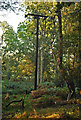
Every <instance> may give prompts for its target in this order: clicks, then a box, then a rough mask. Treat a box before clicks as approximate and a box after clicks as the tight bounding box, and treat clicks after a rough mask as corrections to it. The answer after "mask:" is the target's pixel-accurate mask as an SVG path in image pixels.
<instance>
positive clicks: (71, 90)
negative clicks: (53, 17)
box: [57, 2, 75, 100]
mask: <svg viewBox="0 0 81 120" xmlns="http://www.w3.org/2000/svg"><path fill="white" fill-rule="evenodd" d="M60 6H61V4H60V2H58V3H57V13H58V22H59V47H60V50H59V59H58V60H57V62H58V65H59V69H60V73H61V75H62V77H63V79H64V80H65V81H66V83H67V86H68V89H69V94H68V98H67V100H69V99H70V98H71V97H72V96H73V95H74V94H75V87H74V83H73V80H72V81H71V80H69V79H68V80H67V78H68V77H69V76H68V75H67V71H66V70H65V69H64V68H63V66H62V59H63V36H62V17H61V7H60ZM66 76H67V78H66Z"/></svg>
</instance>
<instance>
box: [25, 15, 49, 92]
mask: <svg viewBox="0 0 81 120" xmlns="http://www.w3.org/2000/svg"><path fill="white" fill-rule="evenodd" d="M28 15H30V16H34V19H37V32H36V35H37V41H36V68H35V84H34V89H35V90H36V89H37V73H38V72H37V68H38V47H39V39H38V35H39V19H40V17H44V19H46V18H47V17H48V16H44V15H37V14H27V15H25V17H27V16H28Z"/></svg>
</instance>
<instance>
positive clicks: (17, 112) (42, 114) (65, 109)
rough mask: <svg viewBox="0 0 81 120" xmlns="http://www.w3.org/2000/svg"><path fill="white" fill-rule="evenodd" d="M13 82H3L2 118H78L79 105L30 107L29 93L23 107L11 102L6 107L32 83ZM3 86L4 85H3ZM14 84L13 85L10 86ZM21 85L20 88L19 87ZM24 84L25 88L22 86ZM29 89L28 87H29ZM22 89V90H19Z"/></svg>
mask: <svg viewBox="0 0 81 120" xmlns="http://www.w3.org/2000/svg"><path fill="white" fill-rule="evenodd" d="M20 84H21V82H20V83H19V82H13V83H9V84H8V81H6V82H4V83H3V87H2V88H3V89H2V90H3V95H2V105H3V106H2V111H3V113H2V116H3V119H6V118H8V119H10V120H12V119H13V118H19V119H20V118H22V119H23V118H24V119H27V118H66V117H68V116H69V117H73V118H76V119H77V118H79V106H78V105H77V104H71V105H64V106H55V107H54V106H49V107H48V106H47V107H46V108H43V107H41V108H37V107H32V99H31V95H30V94H27V95H26V97H25V100H24V104H25V108H24V109H22V103H13V104H11V105H10V106H9V107H7V108H6V105H7V104H8V103H9V102H10V101H12V100H20V99H21V98H23V96H24V92H25V90H26V89H27V90H28V91H29V92H30V91H31V90H32V88H33V86H31V85H33V84H31V83H30V84H27V83H26V82H24V81H23V82H22V85H20ZM4 86H5V87H4ZM12 86H14V87H15V88H14V87H12ZM21 86H22V88H21ZM24 86H26V88H25V87H24ZM29 86H30V87H31V89H30V87H29ZM21 90H22V92H21ZM6 93H8V96H9V99H6V100H5V96H6Z"/></svg>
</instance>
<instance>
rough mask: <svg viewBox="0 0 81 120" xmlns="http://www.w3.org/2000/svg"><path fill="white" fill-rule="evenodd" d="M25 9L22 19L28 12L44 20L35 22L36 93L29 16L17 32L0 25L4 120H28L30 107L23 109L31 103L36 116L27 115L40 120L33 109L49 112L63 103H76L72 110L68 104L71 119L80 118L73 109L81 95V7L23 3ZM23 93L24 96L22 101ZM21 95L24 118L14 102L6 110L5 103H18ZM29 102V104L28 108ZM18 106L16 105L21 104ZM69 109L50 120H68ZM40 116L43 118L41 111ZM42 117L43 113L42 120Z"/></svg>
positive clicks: (49, 3)
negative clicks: (37, 28)
mask: <svg viewBox="0 0 81 120" xmlns="http://www.w3.org/2000/svg"><path fill="white" fill-rule="evenodd" d="M23 5H24V7H25V13H24V14H25V15H27V14H28V13H31V14H40V15H46V16H48V17H47V18H46V19H44V18H40V19H39V47H38V68H37V71H38V72H37V90H35V91H34V85H35V84H34V83H35V68H36V67H35V60H36V26H37V20H36V19H35V18H34V17H32V16H28V17H27V18H26V20H25V21H24V22H21V23H19V25H18V28H17V33H15V32H14V30H13V27H12V26H10V25H9V24H8V23H7V22H6V21H3V22H0V27H1V28H2V30H3V34H2V42H3V45H2V48H3V55H2V85H3V86H2V93H3V104H2V105H3V118H4V117H8V118H9V117H11V118H13V117H18V116H19V115H20V117H22V116H26V111H27V110H28V111H31V110H30V108H29V109H27V108H28V106H29V105H31V103H32V104H33V107H34V110H33V111H34V115H35V116H34V115H33V114H30V113H28V114H27V116H28V117H29V116H31V117H38V116H39V117H41V116H40V115H37V112H36V109H35V107H49V106H53V105H56V103H57V102H58V103H59V104H61V102H62V101H64V100H65V104H67V102H66V100H69V101H70V99H72V100H73V102H74V104H75V103H76V106H75V105H73V104H72V107H71V108H72V109H71V111H70V112H71V113H70V114H71V115H73V116H75V117H79V112H78V111H79V106H78V105H77V104H80V102H79V101H80V99H79V98H80V94H81V91H80V89H81V86H80V85H81V82H80V81H81V2H78V3H73V2H72V3H69V2H67V3H66V2H62V3H58V2H54V3H53V2H45V3H43V2H26V1H25V2H23V4H22V6H23ZM22 6H21V8H22ZM0 7H1V6H0ZM31 91H32V92H31ZM25 93H26V94H27V95H28V96H26V98H25V95H24V94H25ZM18 96H19V97H18ZM23 96H24V99H26V100H27V101H26V100H25V111H24V114H25V115H21V114H22V112H21V111H22V108H21V107H18V106H17V105H18V104H15V103H13V104H10V105H9V107H10V108H6V107H5V106H6V105H7V104H8V103H9V101H12V100H14V99H17V100H19V99H20V98H23ZM38 98H39V99H38ZM28 100H29V101H32V102H31V103H29V102H28ZM48 100H51V101H52V102H49V101H48ZM21 101H22V100H21ZM55 102H56V103H55ZM70 102H71V103H72V101H70ZM18 103H19V105H20V102H18ZM28 103H29V104H28ZM41 103H42V104H41ZM71 103H70V105H71ZM63 104H64V102H63ZM11 105H12V106H11ZM16 106H17V107H16ZM12 107H14V109H13V114H12V113H11V114H9V112H10V111H9V110H10V109H11V108H12ZM67 108H68V106H67V107H64V106H63V109H61V108H59V110H57V111H60V113H62V110H63V111H64V110H65V112H64V113H62V114H61V115H60V114H59V113H58V114H56V116H52V118H53V117H54V118H60V117H62V116H64V115H65V116H66V118H67ZM16 109H17V110H16ZM19 109H20V111H18V110H19ZM32 109H33V108H32ZM54 109H55V108H53V110H54ZM60 109H61V110H60ZM15 110H16V111H15ZM53 110H52V108H51V112H50V111H49V110H48V111H47V112H50V113H51V114H52V113H53ZM69 110H70V109H69ZM73 110H74V111H73ZM42 111H43V113H44V110H42ZM19 112H20V113H21V114H19ZM72 112H73V113H72ZM14 113H15V114H16V115H14ZM39 113H40V112H39ZM43 113H42V114H43ZM70 114H69V113H68V115H70ZM9 115H11V116H9ZM45 115H46V113H45V114H44V115H43V117H45ZM48 115H50V114H47V116H48ZM48 118H49V117H48Z"/></svg>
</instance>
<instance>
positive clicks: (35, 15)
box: [25, 13, 49, 18]
mask: <svg viewBox="0 0 81 120" xmlns="http://www.w3.org/2000/svg"><path fill="white" fill-rule="evenodd" d="M28 15H30V16H34V17H44V18H47V17H49V16H44V15H37V14H30V13H28V14H27V15H25V17H28Z"/></svg>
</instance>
